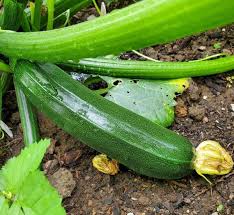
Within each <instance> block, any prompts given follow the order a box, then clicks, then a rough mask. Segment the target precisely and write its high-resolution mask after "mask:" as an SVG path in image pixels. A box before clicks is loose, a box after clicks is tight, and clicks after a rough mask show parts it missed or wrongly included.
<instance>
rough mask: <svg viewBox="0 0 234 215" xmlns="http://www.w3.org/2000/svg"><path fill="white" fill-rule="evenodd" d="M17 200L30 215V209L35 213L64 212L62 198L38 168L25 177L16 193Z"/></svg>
mask: <svg viewBox="0 0 234 215" xmlns="http://www.w3.org/2000/svg"><path fill="white" fill-rule="evenodd" d="M17 201H18V202H19V203H20V205H22V206H23V209H24V211H25V214H30V215H31V214H32V213H31V212H30V211H33V212H34V213H35V214H36V215H40V214H41V215H51V214H56V215H63V214H66V213H65V210H64V209H63V208H62V207H61V202H62V199H61V198H60V197H59V195H58V192H57V191H56V190H55V189H54V188H53V187H52V186H51V185H50V184H49V182H48V180H47V179H46V177H45V176H44V175H43V173H42V172H40V171H39V170H37V171H34V172H33V173H31V174H29V175H28V177H27V178H26V179H25V181H24V183H23V185H22V187H21V189H20V191H19V194H18V195H17ZM26 212H27V213H26Z"/></svg>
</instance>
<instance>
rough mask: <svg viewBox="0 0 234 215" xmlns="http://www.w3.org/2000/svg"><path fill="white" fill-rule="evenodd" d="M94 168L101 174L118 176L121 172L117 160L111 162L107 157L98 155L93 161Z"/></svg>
mask: <svg viewBox="0 0 234 215" xmlns="http://www.w3.org/2000/svg"><path fill="white" fill-rule="evenodd" d="M92 162H93V166H94V167H95V168H96V169H97V170H98V171H100V172H102V173H105V174H108V175H116V174H117V173H118V171H119V165H118V162H117V161H116V160H109V159H108V158H107V156H106V155H104V154H100V155H96V156H95V157H94V158H93V160H92Z"/></svg>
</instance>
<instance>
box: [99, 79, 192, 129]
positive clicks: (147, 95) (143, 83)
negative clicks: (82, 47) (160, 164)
mask: <svg viewBox="0 0 234 215" xmlns="http://www.w3.org/2000/svg"><path fill="white" fill-rule="evenodd" d="M102 78H103V79H104V80H105V81H106V82H107V83H108V84H111V85H112V88H111V89H110V90H109V92H108V93H107V94H106V96H105V98H106V99H108V100H110V101H112V102H114V103H116V104H118V105H120V106H123V107H125V108H127V109H129V110H131V111H133V112H135V113H137V114H139V115H142V116H143V117H145V118H148V119H149V120H151V121H153V122H155V123H158V124H161V125H162V126H165V127H167V126H170V125H171V124H172V122H173V120H174V106H175V104H176V102H175V100H174V98H175V96H176V94H177V93H182V92H183V91H184V90H185V89H186V88H187V87H188V86H189V81H188V79H175V80H163V81H161V80H156V81H155V80H131V79H124V78H112V77H106V76H105V77H103V76H102Z"/></svg>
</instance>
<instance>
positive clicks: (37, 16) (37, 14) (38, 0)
mask: <svg viewBox="0 0 234 215" xmlns="http://www.w3.org/2000/svg"><path fill="white" fill-rule="evenodd" d="M41 6H42V0H35V8H34V18H33V26H34V28H35V29H34V30H35V31H39V30H40V26H41Z"/></svg>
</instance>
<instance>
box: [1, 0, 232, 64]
mask: <svg viewBox="0 0 234 215" xmlns="http://www.w3.org/2000/svg"><path fill="white" fill-rule="evenodd" d="M233 8H234V1H233V0H225V1H222V0H202V1H198V0H144V1H141V2H138V3H135V4H133V5H130V6H128V7H126V8H124V9H121V10H118V11H113V12H112V13H110V14H108V15H106V16H102V17H99V18H97V19H95V20H91V21H87V22H83V23H81V24H77V25H73V26H69V27H66V28H62V29H56V30H51V31H46V32H36V33H35V32H32V33H15V32H7V31H1V32H0V53H1V54H5V55H6V56H10V57H15V58H18V59H19V58H20V59H29V60H33V61H42V62H67V61H68V60H79V59H82V58H87V57H97V56H105V55H107V54H119V53H120V52H123V51H127V50H133V49H138V48H143V47H146V46H151V45H154V44H162V43H166V42H170V41H172V40H175V39H178V38H182V37H185V36H188V35H191V34H195V33H199V32H202V31H206V30H208V29H211V28H215V27H219V26H222V25H226V24H229V23H232V22H234V16H233Z"/></svg>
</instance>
